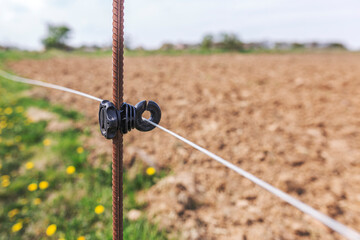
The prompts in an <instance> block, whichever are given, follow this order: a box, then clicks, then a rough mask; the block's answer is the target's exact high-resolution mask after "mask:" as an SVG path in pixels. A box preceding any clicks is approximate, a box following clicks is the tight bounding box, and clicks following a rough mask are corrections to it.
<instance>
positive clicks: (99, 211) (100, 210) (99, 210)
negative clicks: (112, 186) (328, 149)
mask: <svg viewBox="0 0 360 240" xmlns="http://www.w3.org/2000/svg"><path fill="white" fill-rule="evenodd" d="M104 210H105V208H104V206H103V205H97V206H96V208H95V213H96V214H102V213H103V212H104Z"/></svg>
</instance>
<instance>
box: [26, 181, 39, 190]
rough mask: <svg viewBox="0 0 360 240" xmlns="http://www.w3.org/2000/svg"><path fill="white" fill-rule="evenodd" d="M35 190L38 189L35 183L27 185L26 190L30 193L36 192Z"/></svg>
mask: <svg viewBox="0 0 360 240" xmlns="http://www.w3.org/2000/svg"><path fill="white" fill-rule="evenodd" d="M37 188H38V186H37V184H36V183H31V184H29V186H28V190H29V191H30V192H33V191H36V189H37Z"/></svg>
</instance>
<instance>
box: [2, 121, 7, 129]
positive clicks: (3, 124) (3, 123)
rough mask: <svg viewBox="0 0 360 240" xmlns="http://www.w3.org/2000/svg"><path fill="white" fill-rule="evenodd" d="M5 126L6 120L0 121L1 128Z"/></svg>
mask: <svg viewBox="0 0 360 240" xmlns="http://www.w3.org/2000/svg"><path fill="white" fill-rule="evenodd" d="M6 127H7V123H6V121H1V122H0V128H1V129H3V128H6Z"/></svg>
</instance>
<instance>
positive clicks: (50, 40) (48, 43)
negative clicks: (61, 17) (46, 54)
mask: <svg viewBox="0 0 360 240" xmlns="http://www.w3.org/2000/svg"><path fill="white" fill-rule="evenodd" d="M70 32H71V29H70V28H69V27H67V26H65V25H52V24H49V25H48V33H47V37H46V38H44V39H43V40H42V43H43V44H44V46H45V48H46V49H47V50H48V49H51V48H57V49H63V50H69V49H70V47H69V46H68V45H67V44H66V42H67V40H68V39H69V37H70Z"/></svg>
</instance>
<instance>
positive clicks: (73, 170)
mask: <svg viewBox="0 0 360 240" xmlns="http://www.w3.org/2000/svg"><path fill="white" fill-rule="evenodd" d="M75 171H76V169H75V167H74V166H68V167H67V168H66V173H67V174H69V175H71V174H73V173H74V172H75Z"/></svg>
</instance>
